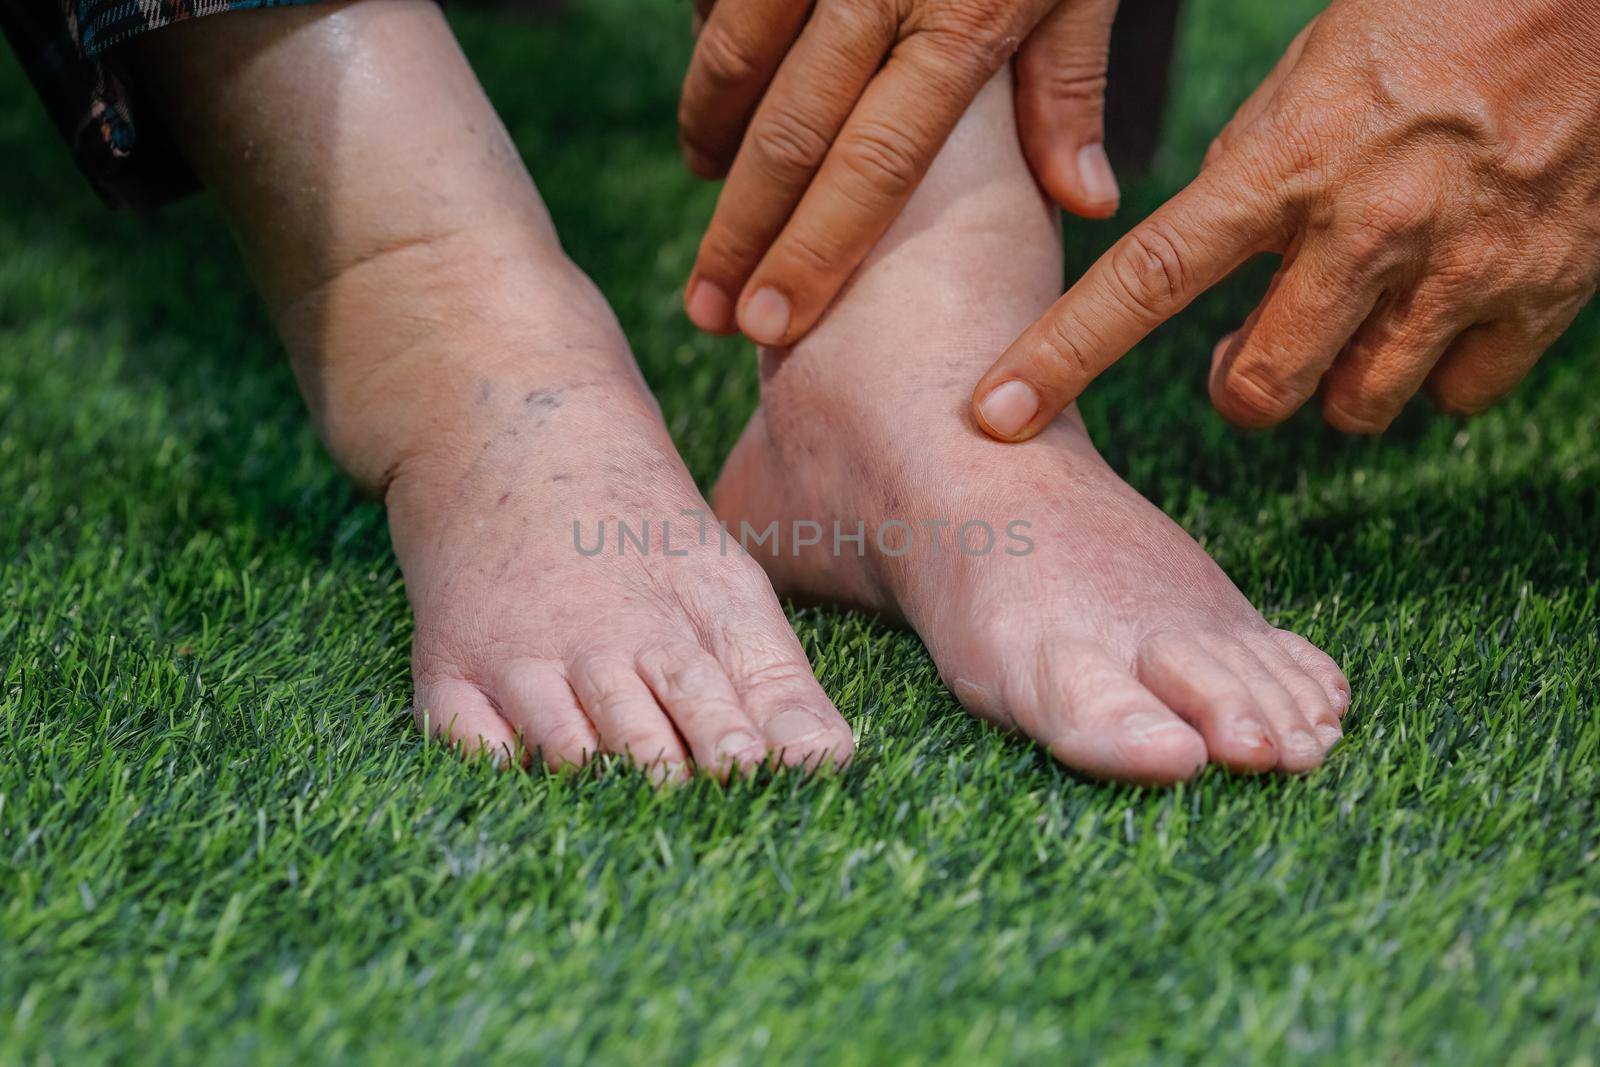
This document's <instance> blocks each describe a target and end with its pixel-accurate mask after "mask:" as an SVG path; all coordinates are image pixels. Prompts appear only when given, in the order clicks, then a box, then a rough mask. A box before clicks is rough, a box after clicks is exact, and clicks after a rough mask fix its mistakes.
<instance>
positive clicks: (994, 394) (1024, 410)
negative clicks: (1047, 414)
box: [978, 378, 1039, 437]
mask: <svg viewBox="0 0 1600 1067" xmlns="http://www.w3.org/2000/svg"><path fill="white" fill-rule="evenodd" d="M1038 413H1039V394H1038V393H1036V392H1034V391H1033V386H1031V385H1029V384H1028V383H1027V382H1019V381H1017V380H1016V379H1015V378H1013V379H1012V380H1011V381H1009V382H1001V383H1000V384H999V385H997V386H995V387H994V388H993V389H991V390H989V395H988V396H986V397H984V398H983V400H982V402H981V403H979V404H978V414H979V415H980V416H981V417H982V418H983V422H984V425H985V426H987V427H989V429H990V430H993V431H994V432H995V433H996V434H999V435H1000V436H1001V437H1015V436H1016V435H1017V434H1019V433H1021V432H1022V430H1023V428H1024V427H1026V426H1027V425H1028V423H1030V422H1032V421H1033V417H1034V416H1035V415H1037V414H1038Z"/></svg>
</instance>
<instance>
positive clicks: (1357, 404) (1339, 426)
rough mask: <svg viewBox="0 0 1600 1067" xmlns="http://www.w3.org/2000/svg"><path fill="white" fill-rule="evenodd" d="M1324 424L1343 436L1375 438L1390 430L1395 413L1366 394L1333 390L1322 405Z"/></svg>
mask: <svg viewBox="0 0 1600 1067" xmlns="http://www.w3.org/2000/svg"><path fill="white" fill-rule="evenodd" d="M1322 421H1324V422H1326V423H1327V424H1328V425H1329V426H1332V427H1333V428H1334V429H1335V430H1338V431H1339V432H1340V433H1350V434H1362V435H1375V434H1381V433H1382V432H1383V431H1385V430H1387V429H1388V428H1389V424H1390V423H1391V422H1393V421H1394V413H1393V412H1389V411H1386V410H1385V409H1384V407H1383V405H1382V403H1381V401H1379V400H1378V398H1376V397H1372V396H1369V395H1368V394H1367V393H1366V392H1365V391H1363V390H1360V389H1348V390H1332V391H1330V392H1329V393H1328V395H1327V396H1326V398H1324V400H1323V402H1322Z"/></svg>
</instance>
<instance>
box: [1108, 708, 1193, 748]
mask: <svg viewBox="0 0 1600 1067" xmlns="http://www.w3.org/2000/svg"><path fill="white" fill-rule="evenodd" d="M1175 728H1178V729H1185V730H1187V729H1188V727H1187V726H1186V725H1185V724H1184V723H1181V722H1179V721H1178V720H1177V719H1175V718H1173V717H1172V716H1171V715H1164V714H1162V713H1160V712H1155V711H1136V712H1133V713H1132V714H1130V715H1129V716H1128V717H1127V718H1125V719H1123V720H1122V729H1123V732H1124V733H1126V734H1127V735H1128V740H1130V741H1133V742H1136V743H1139V744H1143V743H1144V742H1146V741H1149V740H1150V739H1151V738H1153V737H1158V736H1160V735H1162V734H1165V733H1169V732H1171V731H1172V730H1173V729H1175Z"/></svg>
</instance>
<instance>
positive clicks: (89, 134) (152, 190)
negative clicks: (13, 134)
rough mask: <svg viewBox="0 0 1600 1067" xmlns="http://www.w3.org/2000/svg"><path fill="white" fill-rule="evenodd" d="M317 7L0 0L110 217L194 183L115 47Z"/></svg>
mask: <svg viewBox="0 0 1600 1067" xmlns="http://www.w3.org/2000/svg"><path fill="white" fill-rule="evenodd" d="M315 2H317V0H0V30H4V31H5V35H6V38H7V40H9V41H10V42H11V49H12V51H13V52H15V53H16V56H17V61H18V62H19V63H21V65H22V69H23V70H24V71H25V72H26V73H27V75H28V77H29V78H30V79H31V80H32V81H33V84H34V86H35V88H37V89H38V91H39V95H40V97H41V98H42V99H43V100H44V105H45V109H46V110H47V111H48V112H49V113H50V119H51V121H52V122H54V123H55V125H56V129H58V130H59V131H60V132H61V136H62V138H63V139H65V140H66V142H67V144H68V146H69V147H70V148H71V149H72V155H73V158H74V159H75V160H76V161H77V163H78V166H79V168H80V169H81V170H82V171H83V173H84V175H85V176H86V177H87V178H88V179H89V181H90V183H91V184H92V185H93V186H94V187H95V190H96V191H97V192H99V194H100V196H101V197H102V198H103V199H104V200H105V201H106V203H108V204H110V205H111V206H112V207H147V206H151V205H154V204H159V203H161V202H162V201H165V200H170V199H172V198H173V197H175V196H179V195H182V194H183V193H186V192H189V191H190V190H192V189H193V188H194V186H195V181H194V176H193V175H192V174H191V173H190V172H189V169H188V167H187V166H186V165H185V164H184V162H183V159H182V157H181V156H180V155H179V154H178V152H177V149H176V146H174V145H173V143H172V139H171V137H170V136H169V135H168V134H167V131H166V130H165V129H164V128H162V126H161V124H160V123H159V122H158V121H156V120H155V118H154V117H153V116H151V115H148V114H145V113H143V112H142V111H141V109H140V108H139V106H138V103H139V102H138V99H137V94H136V93H130V92H129V88H128V84H127V79H126V77H125V76H124V73H123V72H122V70H121V66H122V64H121V63H120V62H119V60H118V57H117V54H116V49H115V46H116V45H118V44H120V43H122V42H123V41H126V40H128V39H129V38H130V37H134V36H136V35H138V34H140V33H143V32H145V31H146V30H154V29H160V28H161V27H162V26H166V25H169V24H171V23H173V22H177V21H179V20H181V19H187V18H197V17H199V16H201V15H210V14H214V13H216V12H219V11H238V10H241V9H244V8H259V7H284V6H290V5H294V4H304V3H315ZM108 50H109V51H108Z"/></svg>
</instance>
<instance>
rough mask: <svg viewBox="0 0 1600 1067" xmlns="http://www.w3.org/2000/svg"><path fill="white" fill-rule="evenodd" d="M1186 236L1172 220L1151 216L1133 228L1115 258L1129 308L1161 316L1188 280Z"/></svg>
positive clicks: (1118, 280) (1113, 262) (1114, 272)
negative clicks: (1184, 237) (1182, 235)
mask: <svg viewBox="0 0 1600 1067" xmlns="http://www.w3.org/2000/svg"><path fill="white" fill-rule="evenodd" d="M1185 259H1186V256H1185V253H1184V251H1183V238H1182V237H1181V236H1180V235H1179V234H1178V232H1177V230H1176V229H1174V228H1173V227H1172V226H1171V225H1170V224H1168V223H1166V222H1163V221H1161V220H1159V219H1154V218H1152V219H1150V220H1149V221H1147V222H1146V223H1145V224H1144V225H1143V226H1140V227H1139V228H1138V229H1135V230H1133V231H1132V232H1130V233H1129V234H1128V236H1127V238H1125V239H1124V240H1123V242H1122V244H1121V245H1119V246H1118V249H1117V251H1116V252H1115V253H1114V254H1113V257H1112V260H1111V273H1112V277H1113V278H1114V279H1115V280H1116V283H1117V285H1118V287H1119V288H1120V290H1121V295H1122V297H1123V298H1124V300H1125V302H1126V304H1127V305H1128V309H1129V310H1130V311H1132V312H1134V313H1136V314H1137V315H1139V316H1140V317H1141V318H1146V319H1148V318H1161V317H1164V316H1165V315H1166V314H1167V309H1168V308H1170V307H1171V306H1172V303H1173V301H1175V300H1176V299H1178V298H1179V295H1180V294H1181V293H1183V292H1184V291H1185V290H1186V289H1187V286H1186V284H1185V269H1186V268H1185V265H1184V261H1185Z"/></svg>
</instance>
